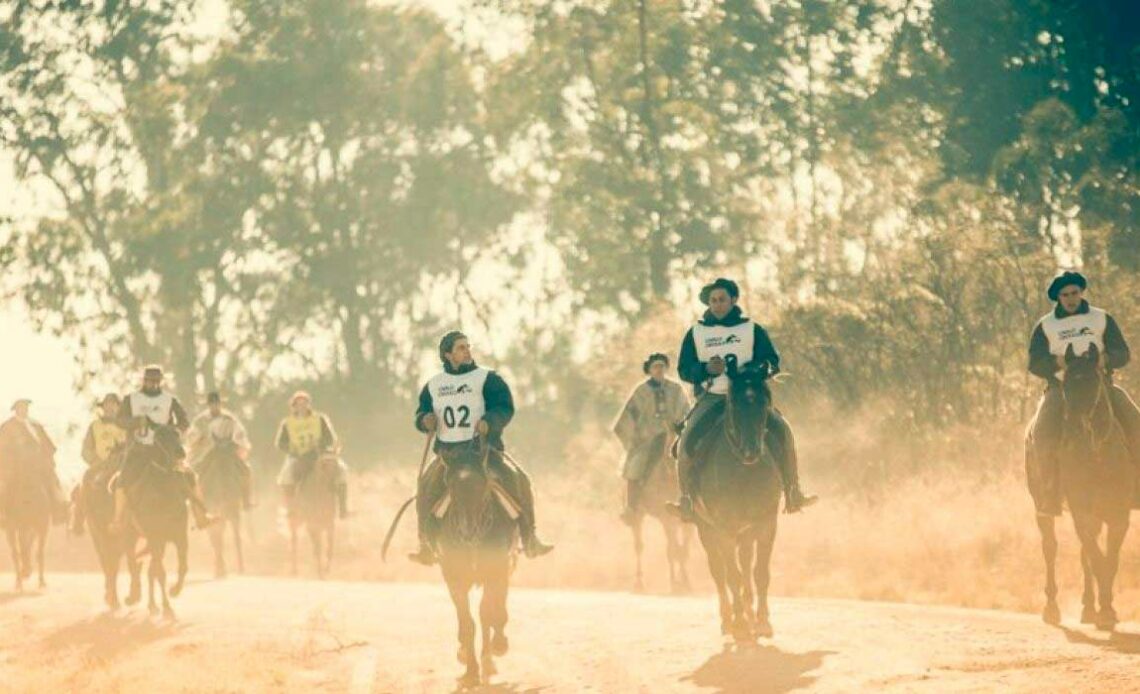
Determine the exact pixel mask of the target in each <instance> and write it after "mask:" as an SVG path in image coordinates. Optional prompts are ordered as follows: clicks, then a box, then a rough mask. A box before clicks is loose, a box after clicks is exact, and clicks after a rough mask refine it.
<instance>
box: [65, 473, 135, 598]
mask: <svg viewBox="0 0 1140 694" xmlns="http://www.w3.org/2000/svg"><path fill="white" fill-rule="evenodd" d="M114 473H115V469H114V466H111V465H108V466H106V467H105V468H103V469H101V470H97V471H95V472H94V473H93V474H92V476H91V479H89V480H86V481H85V482H84V484H82V485H81V486H80V487H79V495H80V496H81V497H82V501H81V503H82V504H83V508H84V509H85V513H86V516H87V526H88V529H89V530H90V531H91V542H92V543H93V544H94V545H95V554H96V555H97V556H98V557H99V566H100V567H101V568H102V569H103V600H104V601H105V602H106V603H107V607H109V608H110V609H112V610H116V609H118V608H119V565H120V562H121V561H122V560H123V559H124V558H125V559H126V560H127V570H128V571H129V573H130V578H131V590H130V593H129V594H128V595H127V598H126V600H125V602H126V604H127V605H134V604H136V603H138V601H139V600H140V599H141V598H142V580H141V578H140V574H141V573H142V571H141V565H140V563H139V561H138V558H137V557H136V556H135V552H134V547H135V543H136V541H137V539H138V535H137V533H136V532H135V529H134V527H133V526H129V527H128V528H126V529H125V531H124V532H123V533H115V532H112V531H111V522H112V520H113V519H114V517H115V497H114V494H113V492H112V491H111V486H110V485H111V480H112V478H113V476H114Z"/></svg>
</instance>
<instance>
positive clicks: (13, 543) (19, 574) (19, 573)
mask: <svg viewBox="0 0 1140 694" xmlns="http://www.w3.org/2000/svg"><path fill="white" fill-rule="evenodd" d="M7 535H8V549H9V550H10V551H11V552H12V569H13V571H14V572H15V574H16V592H17V593H18V592H21V591H23V590H24V576H23V573H24V568H23V567H22V566H20V538H19V537H18V536H17V534H16V531H15V530H14V529H12V528H8V533H7Z"/></svg>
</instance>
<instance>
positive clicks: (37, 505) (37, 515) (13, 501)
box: [0, 461, 53, 591]
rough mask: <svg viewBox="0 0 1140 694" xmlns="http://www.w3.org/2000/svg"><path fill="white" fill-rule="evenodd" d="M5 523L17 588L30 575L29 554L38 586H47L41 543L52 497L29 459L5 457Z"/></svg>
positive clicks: (47, 521)
mask: <svg viewBox="0 0 1140 694" xmlns="http://www.w3.org/2000/svg"><path fill="white" fill-rule="evenodd" d="M5 463H6V464H7V466H8V469H7V470H4V471H3V474H5V475H6V478H7V481H6V484H5V485H4V489H5V498H4V499H0V504H3V510H4V523H5V528H6V533H7V536H8V547H9V548H11V550H12V568H13V569H14V570H15V573H16V590H17V591H22V590H23V589H24V581H25V580H27V579H29V578H31V577H32V571H33V568H32V556H33V554H34V555H35V564H36V569H38V574H39V587H40V588H44V587H46V586H47V583H46V581H45V580H44V545H45V544H46V543H47V533H48V528H49V527H50V526H51V518H52V504H53V501H52V497H51V494H50V492H49V491H48V489H47V487H46V486H45V485H44V480H43V474H42V473H41V472H40V471H39V470H37V469H36V467H35V465H33V464H31V461H5Z"/></svg>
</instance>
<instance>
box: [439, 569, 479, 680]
mask: <svg viewBox="0 0 1140 694" xmlns="http://www.w3.org/2000/svg"><path fill="white" fill-rule="evenodd" d="M448 573H459V572H445V576H444V578H445V579H446V580H447V590H448V592H449V593H450V594H451V602H452V603H453V604H454V605H455V616H456V618H457V620H458V623H459V632H458V637H459V650H458V652H457V653H456V658H457V659H458V660H459V664H460V665H463V666H465V667H466V668H467V669H466V671H465V672H464V674H463V676H462V677H460V678H459V683H460V684H461V685H462V686H464V687H477V686H478V685H479V684H480V681H481V680H480V674H479V660H478V658H477V657H476V656H475V618H474V617H472V616H471V603H470V600H469V598H468V594H469V593H470V591H471V581H470V579H468V578H466V577H459V576H455V575H451V576H448V575H446V574H448Z"/></svg>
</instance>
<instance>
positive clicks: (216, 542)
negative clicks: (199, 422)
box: [198, 441, 245, 578]
mask: <svg viewBox="0 0 1140 694" xmlns="http://www.w3.org/2000/svg"><path fill="white" fill-rule="evenodd" d="M242 464H243V463H242V461H241V459H240V458H239V457H238V451H237V448H236V447H234V445H233V443H232V442H228V441H223V442H215V443H214V447H213V449H212V450H211V451H210V452H209V453H208V454H207V455H206V457H205V458H204V459H203V460H202V462H201V463H200V464H199V465H198V475H199V478H200V479H201V481H202V495H203V496H204V497H205V500H206V505H207V506H209V507H210V508H211V509H212V510H214V512H215V513H216V514H217V515H218V516H219V517H220V518H221V522H220V523H214V524H213V525H211V526H210V544H211V545H212V546H213V548H214V575H215V576H216V577H218V578H225V576H226V573H227V571H226V556H225V549H226V526H229V527H230V528H231V529H232V530H233V536H234V551H235V552H236V555H237V568H238V573H242V572H244V571H245V557H244V555H243V553H242V543H241V516H242V500H243V499H242V469H241V466H242Z"/></svg>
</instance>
